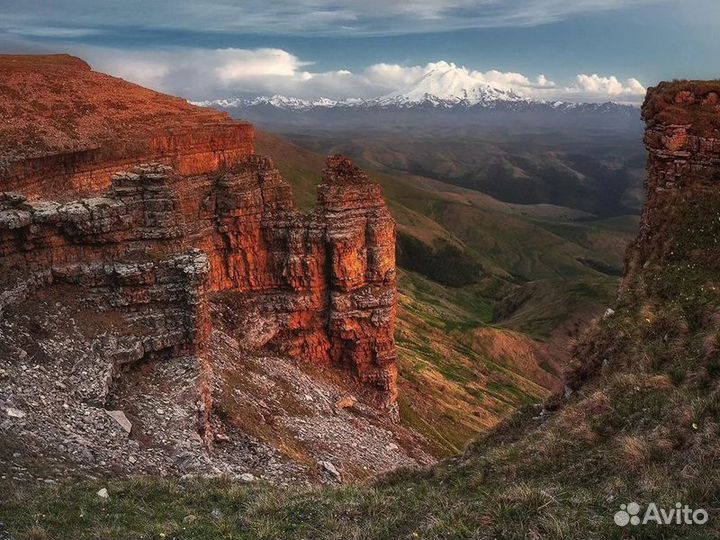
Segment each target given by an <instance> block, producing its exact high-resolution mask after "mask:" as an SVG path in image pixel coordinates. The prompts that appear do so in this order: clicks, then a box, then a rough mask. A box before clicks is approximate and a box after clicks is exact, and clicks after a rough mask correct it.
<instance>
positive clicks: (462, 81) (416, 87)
mask: <svg viewBox="0 0 720 540" xmlns="http://www.w3.org/2000/svg"><path fill="white" fill-rule="evenodd" d="M373 101H375V102H376V103H377V104H378V105H395V106H414V105H418V104H428V105H436V106H439V107H453V106H456V105H464V106H474V105H483V104H484V105H487V104H490V103H494V102H497V101H518V102H530V101H532V100H530V99H527V98H525V97H523V96H522V95H520V94H519V93H517V92H515V91H513V90H505V89H501V88H496V87H494V86H491V85H489V84H484V83H478V82H477V81H476V80H475V79H474V78H473V77H472V76H471V75H470V74H469V73H468V72H467V71H466V70H463V69H457V68H450V69H445V70H441V69H433V70H431V71H428V72H427V73H426V74H425V75H423V76H422V77H421V78H420V79H419V80H417V81H415V82H414V83H412V84H410V85H408V86H407V87H405V88H402V89H400V90H397V91H395V92H391V93H389V94H387V95H384V96H381V97H379V98H377V99H375V100H373Z"/></svg>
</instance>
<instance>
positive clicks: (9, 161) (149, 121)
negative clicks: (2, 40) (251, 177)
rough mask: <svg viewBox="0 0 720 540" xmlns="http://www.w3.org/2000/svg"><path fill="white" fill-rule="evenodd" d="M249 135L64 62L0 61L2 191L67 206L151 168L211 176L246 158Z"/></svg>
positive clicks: (78, 63) (243, 127) (240, 126)
mask: <svg viewBox="0 0 720 540" xmlns="http://www.w3.org/2000/svg"><path fill="white" fill-rule="evenodd" d="M253 137H254V130H253V126H252V125H250V124H248V123H242V122H235V121H233V120H231V119H230V118H229V117H228V115H227V114H224V113H220V112H217V111H213V110H211V109H204V108H200V107H194V106H192V105H190V104H188V103H187V102H186V101H185V100H183V99H180V98H176V97H173V96H167V95H164V94H159V93H157V92H153V91H152V90H148V89H147V88H142V87H140V86H137V85H134V84H130V83H128V82H125V81H122V80H120V79H116V78H114V77H110V76H108V75H105V74H103V73H98V72H95V71H92V70H91V69H90V66H88V65H87V64H86V63H85V62H83V61H82V60H80V59H79V58H73V57H71V56H67V55H54V56H10V55H0V191H9V190H12V191H21V192H22V193H23V194H24V195H26V196H28V197H30V198H48V197H52V198H54V199H59V200H70V199H73V198H77V197H79V196H87V195H90V194H94V193H98V192H102V191H104V190H106V189H108V187H109V186H110V180H111V177H112V174H113V173H114V172H117V171H119V170H123V169H127V168H129V167H131V166H133V165H135V164H138V163H142V162H148V161H153V162H156V163H162V164H165V165H168V166H171V167H173V169H175V170H176V171H177V172H178V173H179V174H181V175H198V174H207V173H212V172H214V171H216V170H218V169H219V168H222V167H226V166H232V165H235V164H237V163H238V162H239V161H241V160H242V159H244V158H246V157H247V156H248V155H250V154H252V153H253V151H254V150H253Z"/></svg>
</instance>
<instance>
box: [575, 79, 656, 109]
mask: <svg viewBox="0 0 720 540" xmlns="http://www.w3.org/2000/svg"><path fill="white" fill-rule="evenodd" d="M645 90H646V89H645V87H644V86H643V85H642V84H641V83H640V81H638V80H637V79H635V78H632V77H631V78H629V79H627V80H626V81H625V82H624V83H623V82H621V81H620V80H619V79H618V78H617V77H615V76H614V75H610V76H601V75H598V74H597V73H593V74H592V75H586V74H584V73H581V74H579V75H578V76H577V77H576V82H575V84H574V85H572V86H568V87H566V88H564V89H563V93H564V94H565V95H566V96H568V99H576V100H577V99H585V100H587V101H601V100H608V99H609V100H613V101H620V102H635V101H639V100H640V99H642V97H643V96H644V95H645Z"/></svg>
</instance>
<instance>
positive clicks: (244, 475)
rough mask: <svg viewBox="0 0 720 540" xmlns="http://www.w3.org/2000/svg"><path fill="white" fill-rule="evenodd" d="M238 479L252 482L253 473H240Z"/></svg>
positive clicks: (253, 479)
mask: <svg viewBox="0 0 720 540" xmlns="http://www.w3.org/2000/svg"><path fill="white" fill-rule="evenodd" d="M240 480H242V481H243V482H254V481H255V475H253V474H250V473H242V474H241V475H240Z"/></svg>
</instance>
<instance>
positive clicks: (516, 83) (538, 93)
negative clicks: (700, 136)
mask: <svg viewBox="0 0 720 540" xmlns="http://www.w3.org/2000/svg"><path fill="white" fill-rule="evenodd" d="M75 52H76V54H79V55H80V56H82V57H84V58H85V59H86V60H88V61H89V62H90V64H91V65H92V66H93V67H94V68H95V69H98V70H99V71H105V72H108V73H111V74H113V75H116V76H119V77H122V78H124V79H128V80H131V81H133V82H137V83H139V84H142V85H144V86H148V87H150V88H154V89H156V90H160V91H163V92H167V93H171V94H176V95H180V96H183V97H186V98H188V99H193V100H202V99H216V98H225V97H230V96H256V95H273V94H283V95H287V96H292V97H299V98H305V99H313V98H319V97H326V98H331V99H343V98H373V97H378V96H381V95H384V94H388V93H391V92H394V91H403V90H405V89H406V88H408V87H411V86H413V85H414V84H416V83H417V81H419V80H420V79H421V78H422V77H423V76H425V75H427V74H428V73H430V72H433V71H434V72H437V73H441V74H443V75H444V78H443V83H442V84H452V85H454V87H457V88H470V87H473V86H482V85H491V86H494V87H496V88H500V89H504V90H514V91H515V92H517V93H519V94H522V95H525V96H528V97H534V98H541V99H548V100H555V99H561V100H568V101H608V100H614V101H621V102H638V101H640V100H641V99H642V96H643V95H644V93H645V88H644V87H643V86H642V84H640V82H639V81H638V80H637V79H634V78H631V79H628V80H627V81H625V82H624V83H623V82H621V81H620V80H619V79H618V78H617V77H615V76H600V75H597V74H593V75H585V74H580V75H578V76H577V78H576V80H575V81H573V82H572V83H571V84H567V85H560V84H558V83H556V82H554V81H553V80H551V79H550V78H548V77H547V76H546V75H544V74H539V75H536V76H528V75H524V74H522V73H516V72H506V71H501V70H497V69H492V70H488V71H479V70H471V69H468V68H466V67H464V66H458V65H456V64H454V63H452V62H447V61H444V60H441V61H438V62H430V63H428V64H425V65H414V66H403V65H400V64H391V63H378V64H373V65H371V66H368V67H367V68H365V69H363V70H359V71H350V70H347V69H339V70H331V71H317V70H313V69H312V67H313V62H309V61H306V60H301V59H300V58H298V57H297V56H295V55H294V54H292V53H290V52H288V51H285V50H283V49H275V48H263V49H234V48H229V49H187V48H181V49H165V50H156V51H152V50H142V51H124V50H123V51H121V50H117V49H106V48H98V47H82V48H81V49H80V48H78V50H76V51H75Z"/></svg>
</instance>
